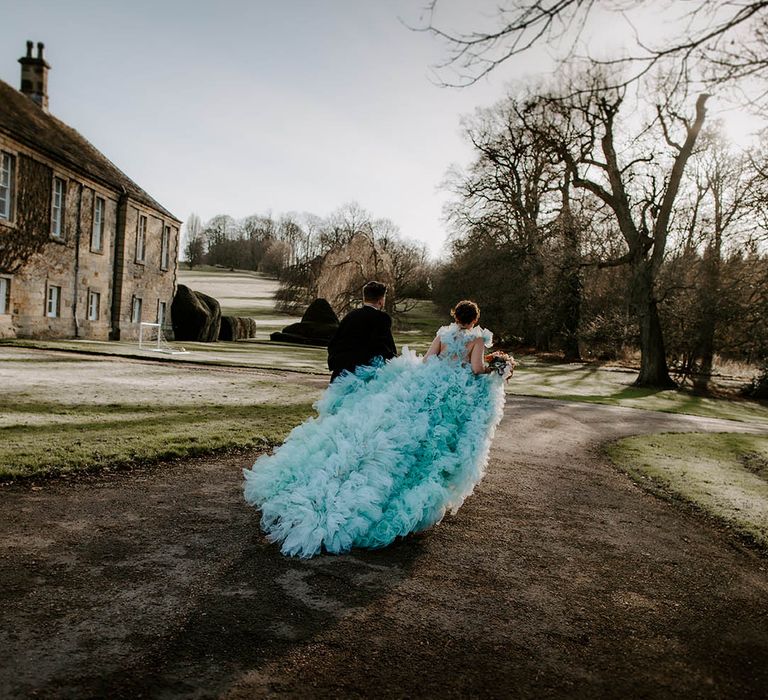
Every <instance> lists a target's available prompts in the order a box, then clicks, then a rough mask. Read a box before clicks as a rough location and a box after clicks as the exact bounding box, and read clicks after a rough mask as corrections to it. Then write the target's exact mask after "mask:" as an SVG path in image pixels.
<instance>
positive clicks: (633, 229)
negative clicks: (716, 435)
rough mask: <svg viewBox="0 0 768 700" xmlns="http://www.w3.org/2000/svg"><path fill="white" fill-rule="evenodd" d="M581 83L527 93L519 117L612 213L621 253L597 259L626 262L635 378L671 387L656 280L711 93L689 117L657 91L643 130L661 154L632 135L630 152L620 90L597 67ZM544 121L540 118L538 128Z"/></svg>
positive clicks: (642, 383)
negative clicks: (634, 327) (636, 344)
mask: <svg viewBox="0 0 768 700" xmlns="http://www.w3.org/2000/svg"><path fill="white" fill-rule="evenodd" d="M579 86H580V89H579V90H578V91H577V92H576V94H572V95H570V96H569V97H566V98H563V97H562V95H560V94H553V95H545V96H540V97H537V98H535V99H533V100H532V101H531V102H530V103H529V105H528V106H527V107H526V109H525V111H524V112H522V113H521V116H522V117H523V118H524V119H526V120H527V123H528V124H529V126H530V128H531V129H534V130H537V131H539V133H540V135H541V137H542V138H543V139H546V140H547V141H548V147H549V148H550V149H551V150H552V151H553V152H554V153H556V154H558V156H559V158H560V159H561V160H562V162H563V163H564V164H565V166H566V167H567V168H568V170H569V172H570V175H571V178H572V182H573V186H574V187H576V188H578V189H583V190H586V191H588V192H590V193H591V194H592V195H593V196H595V197H596V198H597V199H598V200H600V201H601V202H603V204H604V205H605V206H606V207H607V208H608V209H609V210H610V211H611V212H612V213H613V216H614V218H615V222H616V225H617V227H618V228H619V230H620V232H621V235H622V238H623V239H624V244H625V246H626V248H625V252H624V254H623V255H621V256H619V257H617V258H613V259H608V260H600V261H598V265H599V266H600V267H609V266H611V267H613V266H620V265H627V266H628V270H629V274H630V278H631V279H630V282H631V298H632V305H633V308H634V310H635V313H636V315H637V320H638V324H639V328H640V350H641V362H640V374H639V376H638V377H637V380H636V382H635V383H636V385H638V386H655V387H671V386H674V382H673V381H672V379H671V378H670V376H669V370H668V366H667V360H666V354H665V348H664V337H663V332H662V327H661V322H660V318H659V312H658V301H659V300H658V297H657V290H656V280H657V278H658V275H659V271H660V270H661V266H662V263H663V261H664V256H665V253H666V250H667V242H668V237H669V230H670V221H671V218H672V214H673V208H674V205H675V200H676V198H677V195H678V192H679V190H680V185H681V182H682V179H683V172H684V170H685V166H686V164H687V162H688V160H689V159H690V157H691V154H692V153H693V149H694V146H695V144H696V141H697V139H698V136H699V133H700V131H701V128H702V126H703V124H704V118H705V114H706V109H705V105H706V102H707V99H708V97H709V96H708V95H707V94H701V95H699V97H698V99H697V100H696V106H695V113H694V115H693V116H691V117H688V116H685V115H683V114H681V113H680V112H679V111H677V110H676V109H674V108H673V107H672V103H671V98H670V96H669V95H660V97H661V99H660V103H661V104H659V105H657V108H656V112H657V113H656V120H655V121H654V122H653V124H649V125H648V124H647V125H646V126H645V128H644V129H643V133H645V134H646V136H650V129H651V127H652V126H653V125H655V126H656V127H657V128H658V130H659V131H660V132H661V135H662V136H663V141H664V143H666V145H667V152H666V153H665V154H663V155H662V154H660V153H659V152H658V150H659V149H658V148H657V147H656V141H655V140H653V141H650V143H651V144H653V145H652V146H649V147H648V150H646V149H639V150H638V144H639V142H637V141H636V142H635V149H634V152H632V151H631V150H625V149H622V148H621V145H622V143H624V142H626V141H627V139H626V138H621V135H623V134H625V132H626V129H627V127H626V125H625V124H621V123H620V121H619V119H620V112H621V109H622V107H623V105H624V99H625V90H623V89H618V88H611V87H607V86H606V82H605V80H604V79H603V77H602V76H601V74H600V73H597V74H594V73H593V74H591V75H590V74H586V75H585V76H584V77H583V79H582V81H581V82H580V83H579ZM662 104H663V105H665V106H664V107H662V106H661V105H662ZM542 123H544V124H546V127H545V128H543V129H542V126H541V125H542ZM676 132H677V133H676ZM665 161H666V162H665Z"/></svg>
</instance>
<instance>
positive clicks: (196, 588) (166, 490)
mask: <svg viewBox="0 0 768 700" xmlns="http://www.w3.org/2000/svg"><path fill="white" fill-rule="evenodd" d="M739 427H742V428H748V427H749V426H746V425H744V424H741V425H740V426H739V425H734V424H726V423H725V422H723V421H716V420H708V419H702V418H694V417H689V416H674V415H667V414H660V413H646V412H642V411H636V410H631V409H621V408H613V407H608V406H597V405H588V404H576V403H561V402H556V401H548V400H545V399H519V398H512V397H510V398H509V399H508V402H507V412H506V417H505V419H504V421H503V422H502V425H501V427H500V430H499V433H498V435H497V438H496V441H495V443H494V448H493V451H492V459H491V463H490V465H489V473H488V476H487V477H486V479H485V480H484V481H483V483H482V484H481V485H480V487H479V488H478V490H477V491H476V493H475V495H474V496H473V497H472V498H470V499H469V500H468V501H467V503H466V504H465V506H464V507H463V508H462V509H461V510H460V511H459V513H458V514H457V515H456V516H454V517H449V518H447V519H446V520H445V521H444V522H443V523H442V524H441V525H440V526H439V527H437V528H435V529H434V530H432V531H431V532H428V533H426V534H424V535H421V536H419V537H415V538H409V539H407V540H405V541H402V542H400V543H398V544H396V545H395V546H393V547H391V548H389V549H386V550H383V551H378V552H355V553H354V554H352V555H348V556H342V557H330V556H324V557H320V558H317V559H314V560H311V561H295V560H289V559H285V558H283V557H281V556H280V555H279V553H278V552H277V551H276V549H275V548H274V547H273V546H270V545H268V544H267V543H266V542H265V541H264V540H263V539H262V537H261V536H260V534H259V531H258V527H257V518H256V514H255V513H254V512H253V511H252V510H251V509H249V508H248V507H246V506H245V505H244V504H243V503H242V501H241V498H240V469H241V468H242V467H243V466H245V465H247V464H249V463H250V462H251V458H250V457H249V456H244V457H228V458H221V459H207V460H197V461H190V462H185V463H176V464H170V465H161V466H159V467H155V468H153V469H147V470H143V471H134V472H130V473H118V474H111V475H104V476H100V477H92V478H88V479H84V480H81V481H76V482H67V481H53V482H49V483H47V484H44V485H43V486H42V487H41V488H39V489H36V490H32V489H30V488H29V487H21V486H14V487H5V488H4V489H3V490H2V491H0V494H1V495H0V552H1V553H2V559H0V577H1V580H2V584H1V588H0V649H1V650H2V652H1V653H0V665H1V668H0V696H2V697H27V696H35V697H67V698H89V697H109V698H134V697H164V698H166V697H169V698H173V697H194V698H208V697H225V698H251V697H262V696H264V695H266V694H273V695H285V696H296V697H298V696H302V697H306V696H312V697H317V696H326V697H330V696H343V697H358V696H360V697H362V696H366V697H459V696H461V697H467V696H486V697H516V698H520V697H537V698H539V697H568V698H572V697H590V698H594V697H617V698H618V697H659V698H662V697H713V698H714V697H717V698H723V697H764V695H765V692H766V688H768V559H766V558H765V557H762V556H760V555H759V554H756V553H755V552H753V551H750V550H748V549H745V548H744V547H742V546H741V545H739V544H738V543H737V542H736V540H735V539H733V538H732V537H731V536H730V535H729V534H728V533H727V532H723V531H722V530H720V529H718V528H716V527H714V526H713V525H712V524H710V523H708V522H707V521H706V520H705V519H704V518H703V517H701V516H699V515H697V514H695V513H691V512H688V511H687V510H686V509H685V508H681V507H679V506H676V505H673V504H669V503H667V502H665V501H662V500H660V499H657V498H655V497H653V496H651V495H648V494H646V493H644V492H643V491H642V490H641V489H640V488H638V487H637V486H636V485H634V484H633V483H632V482H631V481H630V480H629V479H628V478H627V477H625V476H624V475H622V474H619V473H617V472H616V471H615V470H614V469H613V468H612V467H611V466H610V465H609V464H608V463H607V462H606V461H605V459H604V458H603V457H602V456H601V455H600V452H599V450H598V449H597V445H598V444H599V443H601V442H603V441H605V440H607V439H611V438H615V437H619V436H623V435H627V434H632V433H641V432H652V431H660V430H676V431H677V430H694V429H696V430H721V429H734V428H737V429H738V428H739Z"/></svg>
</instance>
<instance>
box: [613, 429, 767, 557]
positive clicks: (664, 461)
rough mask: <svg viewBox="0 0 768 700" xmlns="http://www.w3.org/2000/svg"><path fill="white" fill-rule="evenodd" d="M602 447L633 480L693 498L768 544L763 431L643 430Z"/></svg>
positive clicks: (747, 533) (731, 525) (709, 511)
mask: <svg viewBox="0 0 768 700" xmlns="http://www.w3.org/2000/svg"><path fill="white" fill-rule="evenodd" d="M606 450H607V452H608V454H609V456H610V458H611V460H612V461H613V462H614V463H615V464H616V465H617V466H618V467H619V468H620V469H622V470H624V471H626V472H628V473H629V474H630V475H631V476H632V477H633V478H634V479H635V480H637V481H639V482H640V483H643V484H647V485H649V486H650V487H651V488H652V489H653V490H655V491H657V492H661V493H664V494H672V495H674V496H675V497H677V498H680V499H682V500H684V501H686V502H689V503H692V504H694V505H695V506H696V507H698V508H700V509H701V510H703V511H705V512H706V513H708V514H710V515H712V516H714V517H715V518H717V519H718V520H720V521H722V522H724V523H726V524H727V525H728V526H729V527H732V528H734V529H735V530H736V531H737V532H739V533H740V534H741V535H743V536H745V537H746V538H748V539H750V540H751V541H753V542H755V543H756V544H758V545H759V546H760V547H763V548H768V436H755V435H744V434H739V433H714V434H713V433H707V434H703V433H682V434H681V433H667V434H662V435H651V436H648V435H642V436H636V437H630V438H626V439H624V440H620V441H618V442H616V443H613V444H610V445H608V446H607V447H606Z"/></svg>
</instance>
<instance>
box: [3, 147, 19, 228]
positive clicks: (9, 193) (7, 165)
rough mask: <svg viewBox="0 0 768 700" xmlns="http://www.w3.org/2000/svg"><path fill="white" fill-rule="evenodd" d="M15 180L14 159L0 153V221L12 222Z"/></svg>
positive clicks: (7, 154)
mask: <svg viewBox="0 0 768 700" xmlns="http://www.w3.org/2000/svg"><path fill="white" fill-rule="evenodd" d="M15 180H16V159H15V158H14V157H13V156H12V155H10V154H9V153H3V152H2V151H0V219H4V220H5V221H12V220H13V194H14V187H15Z"/></svg>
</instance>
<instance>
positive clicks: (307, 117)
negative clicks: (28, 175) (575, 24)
mask: <svg viewBox="0 0 768 700" xmlns="http://www.w3.org/2000/svg"><path fill="white" fill-rule="evenodd" d="M424 4H425V3H424V2H423V1H422V0H280V1H278V0H274V1H271V2H268V1H266V0H250V1H249V0H217V1H216V2H209V1H201V0H131V1H130V2H114V1H111V0H106V1H105V0H67V1H66V2H62V1H60V0H58V1H56V0H47V1H42V0H23V1H21V0H0V17H2V21H1V22H0V79H2V80H4V81H5V82H7V83H10V84H11V85H13V86H15V87H18V85H19V64H18V63H17V59H18V58H19V57H20V56H22V55H23V53H24V50H25V41H26V40H27V39H31V40H33V41H35V42H37V41H43V42H44V43H45V45H46V58H47V59H48V62H49V63H50V64H51V66H52V70H51V73H50V75H49V96H50V110H51V112H52V113H53V114H55V115H56V116H57V117H59V118H60V119H62V120H63V121H65V122H66V123H68V124H69V125H71V126H73V127H75V128H76V129H78V130H79V131H80V132H81V133H82V134H83V135H84V136H85V137H86V138H88V139H89V140H90V141H91V142H92V143H94V145H96V147H98V148H99V149H100V150H101V151H103V152H104V153H105V154H106V155H107V156H108V157H109V158H110V159H111V160H113V161H114V162H115V163H116V164H117V165H118V166H119V167H120V168H121V169H122V170H123V171H124V172H125V173H126V174H127V175H129V176H130V177H131V178H132V179H134V180H135V181H136V182H137V183H138V184H139V185H140V186H141V187H143V188H144V189H146V190H147V191H148V192H149V193H150V194H151V195H152V196H154V197H155V198H156V199H158V200H159V201H160V202H161V203H162V204H163V205H164V206H166V207H167V208H168V209H170V210H171V211H172V212H173V213H174V214H176V216H178V217H179V218H181V219H186V218H187V217H188V215H189V214H190V213H191V212H195V213H197V214H199V215H200V216H201V218H202V219H203V220H204V221H205V220H206V219H208V218H210V217H212V216H213V215H215V214H221V213H226V214H231V215H232V216H234V217H236V218H240V217H243V216H246V215H248V214H254V213H267V212H272V213H273V214H279V213H283V212H289V211H296V212H301V211H310V212H313V213H315V214H318V215H321V216H324V215H326V214H328V213H330V212H331V211H332V210H334V209H335V208H337V207H338V206H340V205H341V204H343V203H345V202H350V201H356V202H358V203H359V204H360V205H361V206H363V207H364V208H366V209H368V210H369V211H371V212H372V213H373V214H374V215H375V216H377V217H388V218H390V219H392V220H393V221H394V222H395V223H396V224H397V225H398V226H399V227H400V230H401V232H402V233H403V235H404V236H406V237H409V238H413V239H417V240H420V241H423V242H425V243H427V244H428V245H429V247H430V250H431V251H432V253H434V254H438V253H439V252H440V251H441V249H442V246H443V243H444V240H445V237H446V231H445V226H444V224H443V223H442V220H441V213H442V206H443V203H444V202H445V200H446V197H447V195H446V193H445V192H443V191H441V190H440V183H441V181H442V180H443V178H444V175H445V172H446V170H447V168H448V167H449V166H450V165H451V164H452V163H454V162H456V163H461V164H464V163H467V162H468V160H469V159H470V158H471V152H470V150H469V147H468V146H467V145H466V143H465V142H464V141H463V139H462V137H461V134H460V129H459V121H460V118H461V116H462V115H463V114H467V113H469V112H471V111H472V110H473V109H474V108H475V107H476V106H486V105H489V104H491V103H493V102H494V101H496V100H497V99H499V98H500V97H501V96H502V94H503V92H504V88H505V85H506V84H507V83H509V81H510V80H522V79H524V78H525V77H526V75H539V74H541V73H542V71H544V72H546V71H548V70H551V69H552V62H551V61H550V60H548V59H547V57H546V56H545V54H544V53H543V52H538V53H537V54H533V55H531V56H527V57H526V59H525V60H524V61H519V62H517V63H516V64H515V65H509V66H503V67H502V68H501V69H500V70H498V71H497V72H495V73H494V74H493V75H492V76H491V77H490V78H489V79H486V80H483V81H481V82H480V83H479V84H477V85H475V86H473V87H470V88H464V89H460V90H457V89H448V88H443V87H438V86H437V85H435V84H434V82H433V81H432V80H431V79H430V73H431V71H430V68H431V66H433V65H434V64H435V63H436V62H437V61H439V60H440V59H441V58H444V56H445V48H444V46H442V45H441V44H440V43H439V42H438V41H437V40H435V39H434V38H432V37H430V36H429V35H427V34H424V33H416V32H412V31H409V30H408V29H407V28H406V27H405V26H404V25H403V21H405V22H408V23H411V24H418V23H419V21H420V17H421V8H422V7H423V5H424ZM492 5H493V3H492V4H491V6H492ZM442 8H443V11H444V15H443V18H442V19H443V20H444V21H445V23H446V25H447V26H460V25H461V23H462V22H465V21H466V19H467V17H471V18H475V19H476V15H475V13H476V8H477V3H475V2H468V1H467V0H443V5H442ZM462 8H463V9H462ZM467 13H469V15H468V14H467ZM656 21H658V18H657V19H656ZM612 22H613V21H609V20H608V19H605V18H604V19H603V20H602V21H601V22H598V23H597V24H596V27H595V28H593V30H592V31H593V32H597V33H598V34H602V35H603V36H604V37H605V36H611V33H612V31H613V30H614V29H615V26H614V24H613V23H612Z"/></svg>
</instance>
